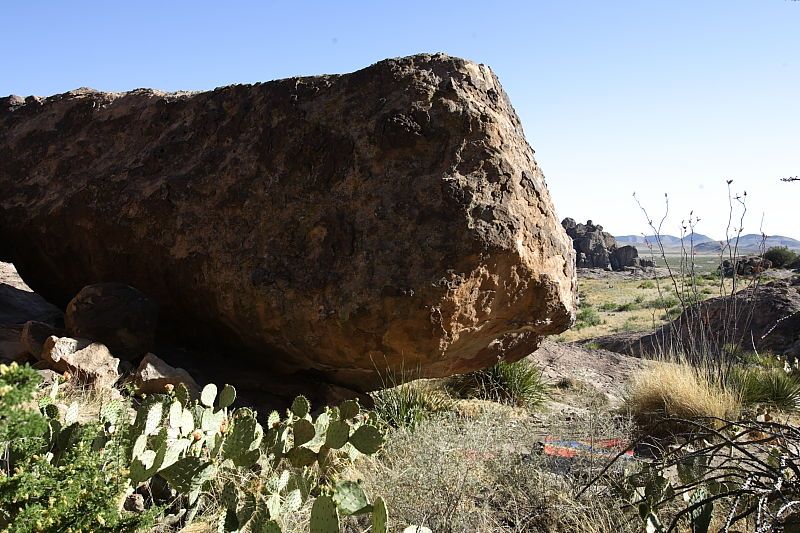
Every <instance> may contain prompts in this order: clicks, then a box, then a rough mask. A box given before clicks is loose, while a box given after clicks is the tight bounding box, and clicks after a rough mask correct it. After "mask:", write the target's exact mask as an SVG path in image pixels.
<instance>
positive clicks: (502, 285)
mask: <svg viewBox="0 0 800 533" xmlns="http://www.w3.org/2000/svg"><path fill="white" fill-rule="evenodd" d="M0 153H1V154H2V157H0V191H2V193H3V194H2V195H0V258H3V259H6V260H11V261H13V262H14V263H15V265H16V266H17V268H18V270H19V271H20V273H21V275H22V277H23V279H25V281H26V282H27V283H28V284H29V285H30V286H31V287H32V288H33V289H34V290H36V291H37V292H39V293H40V294H42V295H43V296H44V297H45V298H47V299H48V300H50V301H53V302H56V303H58V304H59V305H62V306H63V305H65V304H66V303H67V302H68V301H69V299H70V298H72V296H74V295H75V294H76V293H77V292H78V291H79V290H80V289H81V288H82V287H83V286H85V285H88V284H91V283H98V282H108V281H114V282H121V283H126V284H129V285H132V286H134V287H136V288H138V289H139V290H141V291H143V292H144V293H145V294H147V295H148V296H150V297H151V298H153V299H154V300H155V301H156V302H157V303H158V305H159V307H160V316H161V318H160V320H161V322H162V325H163V324H166V325H168V326H169V328H170V330H171V331H173V332H175V333H176V334H177V335H178V336H180V337H182V338H184V339H186V338H190V339H195V340H198V341H202V342H207V341H209V340H216V341H217V342H218V344H219V345H220V346H224V347H226V348H229V349H235V350H236V353H227V354H226V356H225V358H224V360H223V361H222V362H223V363H224V364H226V365H233V364H237V363H236V361H237V358H239V357H241V358H245V357H248V362H247V363H244V362H243V363H242V365H243V367H244V368H247V369H248V370H249V371H255V372H257V371H258V368H257V367H256V368H254V367H253V361H261V362H262V364H263V368H264V369H269V368H279V369H281V370H290V371H295V370H315V371H320V372H322V373H323V375H324V377H325V379H328V380H331V381H334V382H339V383H342V384H347V385H349V386H354V387H356V388H362V389H367V388H370V387H375V386H376V385H379V384H380V382H381V376H380V373H381V372H383V371H386V370H387V369H391V370H394V371H398V370H400V369H401V368H404V369H405V370H406V371H411V372H413V373H414V375H415V377H416V376H442V375H448V374H452V373H458V372H464V371H468V370H472V369H475V368H479V367H484V366H488V365H490V364H492V363H493V362H495V361H496V360H497V359H498V358H500V357H505V358H507V359H509V360H515V359H519V358H521V357H523V356H525V355H527V354H528V353H530V352H531V351H533V350H534V349H536V347H537V346H538V344H539V342H540V341H541V339H542V337H543V336H545V335H550V334H556V333H559V332H561V331H563V330H565V329H566V328H567V327H569V325H570V323H571V320H572V317H573V315H574V305H575V301H574V295H575V276H574V267H573V264H574V256H573V252H572V245H571V242H570V240H569V239H568V238H567V236H566V234H565V233H564V230H563V229H562V227H561V225H560V224H559V222H558V219H557V218H556V216H555V213H554V210H553V206H552V203H551V201H550V197H549V194H548V191H547V187H546V185H545V182H544V178H543V176H542V173H541V171H540V170H539V167H538V166H537V164H536V162H535V161H534V159H533V151H532V150H531V148H530V147H529V146H528V144H527V142H526V141H525V138H524V136H523V132H522V128H521V125H520V122H519V119H518V118H517V116H516V114H515V113H514V110H513V109H512V107H511V105H510V103H509V101H508V98H507V96H506V94H505V93H504V91H503V89H502V88H501V86H500V84H499V82H498V81H497V78H496V77H495V76H494V74H493V73H492V72H491V70H490V69H489V68H487V67H485V66H483V65H477V64H474V63H471V62H468V61H464V60H462V59H458V58H453V57H449V56H446V55H419V56H413V57H407V58H401V59H392V60H386V61H382V62H380V63H377V64H375V65H373V66H371V67H368V68H365V69H363V70H360V71H358V72H354V73H352V74H345V75H340V76H317V77H306V78H292V79H285V80H279V81H273V82H269V83H263V84H256V85H234V86H229V87H223V88H219V89H216V90H214V91H209V92H201V93H172V94H166V93H162V92H158V91H153V90H136V91H132V92H129V93H102V92H97V91H93V90H90V89H80V90H77V91H72V92H69V93H65V94H61V95H56V96H52V97H49V98H44V99H42V98H37V97H28V98H25V99H22V98H19V97H14V96H12V97H7V98H2V99H0Z"/></svg>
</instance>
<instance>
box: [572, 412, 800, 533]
mask: <svg viewBox="0 0 800 533" xmlns="http://www.w3.org/2000/svg"><path fill="white" fill-rule="evenodd" d="M663 423H664V424H668V425H670V426H680V427H686V428H688V431H687V432H686V433H685V434H684V435H682V437H683V438H682V439H681V441H680V442H679V443H678V444H676V445H675V446H671V447H669V448H667V449H664V450H662V452H661V453H660V454H658V455H657V457H656V458H655V459H653V460H652V461H649V462H643V463H640V466H638V467H637V468H636V469H635V470H633V471H628V472H627V473H626V474H625V475H623V476H622V478H621V479H614V477H615V476H612V475H609V472H610V471H611V470H610V467H611V466H612V465H614V464H615V463H616V462H617V461H618V458H619V457H621V456H622V453H620V455H619V456H618V458H617V459H614V460H613V461H611V462H610V463H609V464H608V465H607V466H606V468H605V469H604V470H603V471H601V473H600V474H599V475H598V476H597V477H595V478H594V479H593V480H592V481H591V482H590V483H589V484H588V485H587V487H586V488H585V489H584V490H583V491H582V493H583V492H585V491H586V490H587V488H588V487H591V486H593V485H594V484H595V483H597V482H598V480H600V479H602V478H606V479H610V478H611V479H612V483H613V484H614V485H616V487H617V490H618V494H619V495H620V496H621V497H622V499H623V501H625V502H627V503H626V507H627V508H633V509H637V510H638V511H639V517H640V518H641V520H642V523H643V524H642V525H643V528H644V530H645V531H648V532H654V533H666V532H669V531H684V530H685V531H691V532H692V533H708V532H710V531H721V532H727V533H733V532H735V531H796V530H797V526H798V523H800V514H798V511H797V507H798V505H800V486H798V477H797V472H798V471H800V465H798V456H797V449H798V446H800V432H798V430H797V428H796V427H794V426H792V425H786V424H779V423H775V422H759V421H746V420H739V421H730V420H725V419H719V418H714V419H695V420H686V419H668V420H664V421H663ZM639 442H640V441H635V442H633V443H632V444H631V445H630V447H629V449H632V448H633V447H635V446H637V445H638V444H639ZM712 524H716V525H714V528H713V529H712Z"/></svg>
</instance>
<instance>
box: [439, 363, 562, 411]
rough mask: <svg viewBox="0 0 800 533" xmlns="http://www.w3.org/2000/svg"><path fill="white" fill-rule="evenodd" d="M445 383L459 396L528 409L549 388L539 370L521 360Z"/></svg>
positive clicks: (544, 397)
mask: <svg viewBox="0 0 800 533" xmlns="http://www.w3.org/2000/svg"><path fill="white" fill-rule="evenodd" d="M449 386H450V388H451V389H452V390H453V391H454V392H455V393H456V394H458V395H459V396H461V397H466V398H481V399H484V400H491V401H495V402H500V403H506V404H510V405H516V406H519V407H529V408H535V407H539V406H541V405H543V404H544V403H545V402H546V401H547V399H548V397H549V390H550V385H549V384H548V383H547V382H546V381H545V379H544V376H543V375H542V371H541V369H540V368H539V367H537V366H535V365H533V364H531V363H529V362H527V361H524V360H523V361H517V362H515V363H506V362H503V361H501V362H499V363H497V364H496V365H494V366H492V367H489V368H486V369H483V370H476V371H474V372H470V373H468V374H461V375H459V376H453V378H451V380H450V383H449Z"/></svg>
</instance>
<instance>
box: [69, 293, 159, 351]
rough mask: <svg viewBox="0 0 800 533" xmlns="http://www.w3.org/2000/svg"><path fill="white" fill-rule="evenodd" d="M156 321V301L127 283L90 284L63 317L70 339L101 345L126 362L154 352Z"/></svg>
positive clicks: (78, 295)
mask: <svg viewBox="0 0 800 533" xmlns="http://www.w3.org/2000/svg"><path fill="white" fill-rule="evenodd" d="M157 320H158V306H157V305H156V304H155V302H153V301H152V300H151V299H150V298H148V297H147V296H145V295H144V294H143V293H142V292H140V291H138V290H137V289H135V288H133V287H131V286H129V285H125V284H124V283H96V284H94V285H87V286H86V287H84V288H83V289H81V291H80V292H79V293H78V294H77V296H75V298H73V299H72V301H70V302H69V304H68V305H67V313H66V316H65V317H64V322H65V324H66V326H67V331H68V332H69V334H70V335H71V336H73V337H80V338H86V339H92V340H94V341H97V342H101V343H103V344H105V345H106V346H108V348H109V349H110V350H111V351H112V352H113V353H114V355H116V356H117V357H119V358H120V359H122V360H126V361H130V360H131V359H135V358H137V357H140V356H142V355H144V354H146V353H147V352H149V351H150V350H151V349H152V347H153V341H154V339H155V332H156V322H157Z"/></svg>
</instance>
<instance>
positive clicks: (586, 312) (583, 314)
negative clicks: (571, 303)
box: [575, 305, 603, 329]
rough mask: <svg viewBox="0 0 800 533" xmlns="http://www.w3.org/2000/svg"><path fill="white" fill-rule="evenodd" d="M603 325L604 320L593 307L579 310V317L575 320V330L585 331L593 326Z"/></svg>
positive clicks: (587, 306)
mask: <svg viewBox="0 0 800 533" xmlns="http://www.w3.org/2000/svg"><path fill="white" fill-rule="evenodd" d="M602 323H603V319H601V318H600V315H599V314H597V311H595V310H594V309H593V308H592V307H591V306H589V305H586V306H581V307H580V308H579V309H578V315H577V316H576V318H575V329H583V328H588V327H591V326H599V325H600V324H602Z"/></svg>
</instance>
